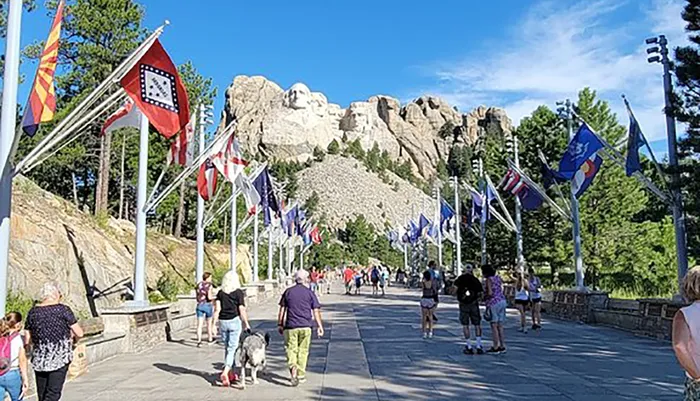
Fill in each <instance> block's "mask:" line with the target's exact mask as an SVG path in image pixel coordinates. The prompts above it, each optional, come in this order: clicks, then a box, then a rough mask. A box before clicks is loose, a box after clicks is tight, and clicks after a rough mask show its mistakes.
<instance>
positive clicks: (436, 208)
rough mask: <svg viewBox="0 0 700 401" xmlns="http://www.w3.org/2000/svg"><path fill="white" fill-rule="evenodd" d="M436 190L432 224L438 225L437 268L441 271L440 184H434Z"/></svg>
mask: <svg viewBox="0 0 700 401" xmlns="http://www.w3.org/2000/svg"><path fill="white" fill-rule="evenodd" d="M435 186H436V188H437V191H436V193H437V202H436V205H435V217H434V219H435V220H434V223H433V224H437V225H438V230H437V231H438V232H437V247H438V266H439V268H440V270H442V269H443V266H442V224H441V221H440V220H441V216H440V202H441V201H442V198H441V197H440V184H435Z"/></svg>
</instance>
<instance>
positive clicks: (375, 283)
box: [370, 266, 379, 295]
mask: <svg viewBox="0 0 700 401" xmlns="http://www.w3.org/2000/svg"><path fill="white" fill-rule="evenodd" d="M370 280H372V295H379V268H378V267H377V266H374V267H373V268H372V272H371V274H370Z"/></svg>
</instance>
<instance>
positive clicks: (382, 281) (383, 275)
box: [379, 267, 390, 296]
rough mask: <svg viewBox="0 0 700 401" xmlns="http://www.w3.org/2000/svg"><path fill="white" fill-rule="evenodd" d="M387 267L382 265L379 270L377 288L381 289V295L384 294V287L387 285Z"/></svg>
mask: <svg viewBox="0 0 700 401" xmlns="http://www.w3.org/2000/svg"><path fill="white" fill-rule="evenodd" d="M389 274H390V273H389V269H387V268H386V267H383V268H382V269H381V270H380V272H379V288H380V289H381V290H382V296H384V295H386V290H385V289H384V288H385V287H387V286H388V285H389Z"/></svg>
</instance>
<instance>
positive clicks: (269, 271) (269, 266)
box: [267, 222, 275, 281]
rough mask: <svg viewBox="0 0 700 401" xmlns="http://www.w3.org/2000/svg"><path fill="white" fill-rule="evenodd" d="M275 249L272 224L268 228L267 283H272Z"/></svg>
mask: <svg viewBox="0 0 700 401" xmlns="http://www.w3.org/2000/svg"><path fill="white" fill-rule="evenodd" d="M274 253H275V248H274V246H273V245H272V222H270V225H268V226H267V281H272V269H273V268H274V267H273V266H272V259H273V257H274V256H275V255H274Z"/></svg>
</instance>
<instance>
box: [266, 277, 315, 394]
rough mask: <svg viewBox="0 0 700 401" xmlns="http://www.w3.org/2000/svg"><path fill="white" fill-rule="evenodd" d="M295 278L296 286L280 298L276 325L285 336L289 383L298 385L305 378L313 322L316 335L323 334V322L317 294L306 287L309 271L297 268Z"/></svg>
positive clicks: (288, 289)
mask: <svg viewBox="0 0 700 401" xmlns="http://www.w3.org/2000/svg"><path fill="white" fill-rule="evenodd" d="M294 281H295V282H296V285H294V286H293V287H290V288H287V290H286V291H285V292H284V294H282V299H280V303H279V306H280V309H279V314H278V316H277V325H278V330H279V332H280V334H283V335H284V349H285V351H286V354H287V365H288V366H289V373H290V375H291V384H292V386H298V385H299V383H304V382H305V381H306V363H307V361H308V360H309V348H310V346H311V328H312V327H313V321H314V320H315V321H316V325H317V327H318V328H317V329H316V330H317V333H318V336H319V337H323V321H322V320H321V304H320V303H319V302H318V297H316V294H314V292H313V291H311V290H310V289H309V288H308V287H307V283H308V281H309V273H308V272H307V271H306V270H298V271H297V272H296V273H294Z"/></svg>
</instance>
